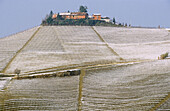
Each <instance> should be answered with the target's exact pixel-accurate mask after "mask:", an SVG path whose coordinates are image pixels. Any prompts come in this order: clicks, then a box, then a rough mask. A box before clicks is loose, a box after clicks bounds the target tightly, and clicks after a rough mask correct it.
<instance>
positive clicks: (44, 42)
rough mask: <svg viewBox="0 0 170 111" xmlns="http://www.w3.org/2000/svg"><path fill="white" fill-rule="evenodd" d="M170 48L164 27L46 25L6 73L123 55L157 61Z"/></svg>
mask: <svg viewBox="0 0 170 111" xmlns="http://www.w3.org/2000/svg"><path fill="white" fill-rule="evenodd" d="M32 33H33V32H32ZM24 37H25V36H24ZM27 40H28V38H27ZM23 43H24V42H23ZM169 47H170V32H169V31H167V30H164V29H143V28H114V27H93V28H92V27H89V26H42V27H41V29H40V30H39V31H38V32H37V33H36V34H35V36H34V37H33V38H32V39H31V41H29V43H28V44H27V45H26V46H25V47H24V48H23V50H22V51H21V52H20V53H19V54H18V55H17V57H16V58H15V59H14V60H13V62H12V63H11V64H10V65H9V67H8V68H7V71H6V73H12V72H13V71H14V70H15V69H16V68H18V69H21V70H22V71H23V72H27V71H33V70H40V69H48V68H53V67H55V68H56V67H61V66H64V67H67V66H70V65H75V64H76V65H88V64H101V63H102V64H104V63H110V62H120V57H122V58H123V59H124V60H127V61H135V60H137V61H138V60H151V59H153V60H155V59H157V58H158V56H159V55H161V54H163V53H165V52H170V48H169ZM7 53H11V52H10V51H8V52H7ZM4 54H5V53H4ZM12 54H14V53H12ZM7 55H10V54H7ZM12 56H13V55H11V57H12ZM119 56H120V57H119ZM7 58H10V57H7ZM3 60H4V61H5V59H2V60H1V61H3Z"/></svg>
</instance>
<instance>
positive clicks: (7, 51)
mask: <svg viewBox="0 0 170 111" xmlns="http://www.w3.org/2000/svg"><path fill="white" fill-rule="evenodd" d="M37 28H38V27H34V28H32V29H29V30H26V31H24V32H20V33H17V34H14V35H11V36H9V37H5V38H1V39H0V71H1V70H2V69H3V68H4V67H5V66H6V65H7V63H8V62H9V61H10V59H11V58H12V57H13V56H14V55H15V53H16V52H17V51H18V50H19V49H21V48H22V47H23V45H24V44H25V43H26V42H27V41H28V40H29V39H30V37H31V36H32V35H33V33H34V32H35V31H36V29H37Z"/></svg>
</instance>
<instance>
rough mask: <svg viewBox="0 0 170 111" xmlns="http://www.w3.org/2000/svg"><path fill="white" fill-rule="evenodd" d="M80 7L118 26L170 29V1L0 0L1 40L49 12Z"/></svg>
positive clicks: (40, 19)
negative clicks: (84, 7) (109, 19)
mask: <svg viewBox="0 0 170 111" xmlns="http://www.w3.org/2000/svg"><path fill="white" fill-rule="evenodd" d="M80 5H83V6H87V7H88V13H89V15H92V14H93V13H100V14H101V15H102V16H108V17H110V18H113V17H115V18H116V21H118V22H120V23H127V24H131V25H132V26H142V27H158V25H160V26H161V27H164V28H170V12H169V11H170V0H0V38H1V37H5V36H9V35H11V34H15V33H17V32H20V31H23V30H27V29H30V28H32V27H35V26H39V25H40V24H41V21H42V19H43V18H45V16H46V15H47V14H49V13H50V11H51V10H52V11H53V12H54V13H58V12H67V11H68V10H69V11H71V12H75V11H78V9H79V6H80Z"/></svg>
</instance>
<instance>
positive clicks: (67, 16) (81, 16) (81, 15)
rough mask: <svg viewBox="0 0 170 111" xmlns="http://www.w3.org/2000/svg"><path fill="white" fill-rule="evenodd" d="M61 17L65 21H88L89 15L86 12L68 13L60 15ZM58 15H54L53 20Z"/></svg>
mask: <svg viewBox="0 0 170 111" xmlns="http://www.w3.org/2000/svg"><path fill="white" fill-rule="evenodd" d="M59 15H60V16H61V17H62V18H64V19H87V18H88V13H86V12H67V13H59ZM57 16H58V14H53V17H52V18H53V19H55V18H57Z"/></svg>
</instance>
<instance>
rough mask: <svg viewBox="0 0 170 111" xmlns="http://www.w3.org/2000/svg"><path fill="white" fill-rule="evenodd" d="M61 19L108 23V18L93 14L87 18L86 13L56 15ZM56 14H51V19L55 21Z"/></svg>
mask: <svg viewBox="0 0 170 111" xmlns="http://www.w3.org/2000/svg"><path fill="white" fill-rule="evenodd" d="M58 14H59V15H60V16H61V17H62V18H63V19H65V20H66V19H74V20H76V19H87V18H88V19H91V20H102V21H105V22H110V18H109V17H102V16H101V14H93V15H92V16H89V15H88V13H86V12H64V13H58ZM58 14H53V16H52V18H53V19H56V18H57V16H58Z"/></svg>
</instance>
